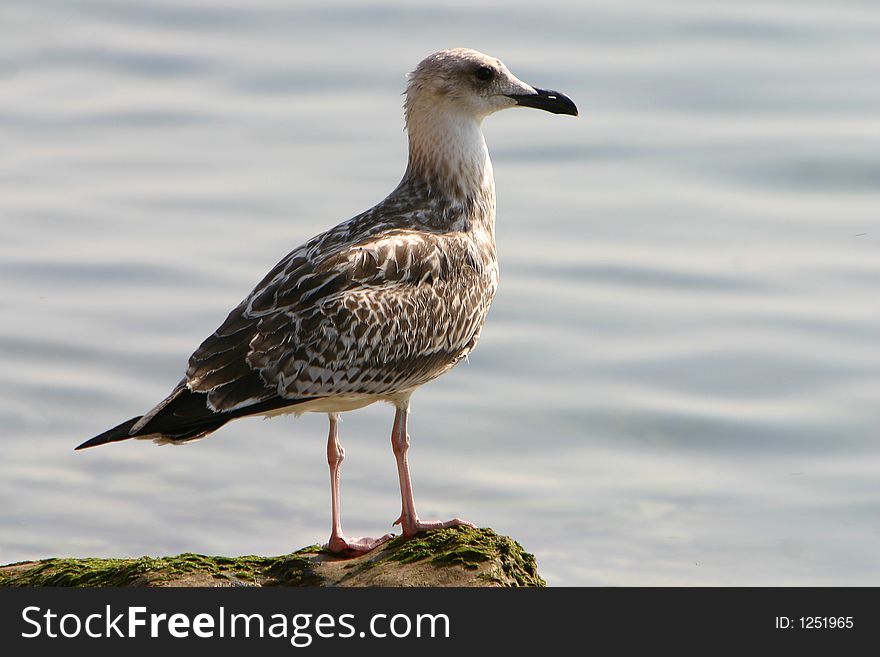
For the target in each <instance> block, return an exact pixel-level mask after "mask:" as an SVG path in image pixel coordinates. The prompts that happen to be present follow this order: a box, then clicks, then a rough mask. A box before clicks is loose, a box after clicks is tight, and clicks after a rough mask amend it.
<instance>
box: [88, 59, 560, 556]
mask: <svg viewBox="0 0 880 657" xmlns="http://www.w3.org/2000/svg"><path fill="white" fill-rule="evenodd" d="M509 107H532V108H537V109H542V110H546V111H548V112H551V113H554V114H568V115H572V116H577V107H576V106H575V104H574V102H573V101H572V100H571V99H570V98H568V96H566V95H565V94H562V93H560V92H557V91H549V90H545V89H538V88H536V87H532V86H530V85H528V84H526V83H525V82H522V81H521V80H519V79H518V78H517V77H516V76H514V75H513V74H512V73H511V72H510V71H509V70H508V69H507V67H506V66H505V65H504V64H503V63H502V62H501V61H500V60H498V59H495V58H494V57H490V56H488V55H485V54H483V53H480V52H477V51H475V50H470V49H467V48H453V49H448V50H441V51H439V52H436V53H434V54H432V55H430V56H428V57H427V58H425V59H424V60H423V61H422V62H421V63H419V65H418V66H417V67H416V69H415V71H413V72H412V73H410V74H409V76H408V85H407V89H406V100H405V102H404V110H405V119H406V131H407V135H408V140H409V161H408V163H407V167H406V171H405V173H404V175H403V178H402V179H401V181H400V183H399V184H398V186H397V187H396V188H395V189H394V190H393V191H392V192H391V193H390V194H389V195H388V196H387V197H386V198H385V199H384V200H383V201H381V202H380V203H379V204H378V205H376V206H374V207H372V208H370V209H369V210H367V211H365V212H363V213H361V214H359V215H357V216H355V217H353V218H352V219H349V220H348V221H344V222H342V223H340V224H339V225H337V226H336V227H334V228H331V229H330V230H328V231H326V232H324V233H321V234H320V235H317V236H315V237H313V238H312V239H311V240H309V241H308V242H306V243H305V244H303V245H302V246H300V247H298V248H297V249H294V250H293V251H291V252H290V253H289V254H288V255H287V256H285V257H284V258H283V259H282V260H281V261H280V262H279V263H278V264H277V265H275V267H274V268H273V269H272V270H271V271H270V272H269V273H268V274H266V276H265V277H264V278H263V280H262V281H260V282H259V283H258V284H257V286H256V287H255V288H254V290H253V291H252V292H251V293H250V294H249V295H248V296H247V297H246V298H245V299H244V300H243V301H242V302H241V303H240V304H238V306H236V307H235V308H234V309H233V310H232V312H230V313H229V316H228V317H227V318H226V321H224V322H223V324H221V325H220V327H219V328H218V329H217V330H216V331H214V333H213V334H212V335H211V336H209V337H208V338H207V339H206V340H205V341H204V342H202V344H201V345H200V346H199V347H198V349H196V350H195V352H194V353H193V354H192V356H190V358H189V363H188V367H187V370H186V375H185V376H184V377H183V379H182V380H181V381H180V382H179V383H178V384H177V386H176V387H175V388H174V389H173V390H172V391H171V394H169V395H168V396H167V397H166V398H165V399H163V400H162V401H161V402H159V403H158V404H157V405H156V406H154V407H153V408H152V409H151V410H149V411H147V412H146V413H145V414H144V415H141V416H137V417H134V418H131V419H130V420H127V421H125V422H123V423H122V424H120V425H118V426H115V427H113V428H112V429H109V430H108V431H105V432H104V433H102V434H100V435H98V436H95V437H94V438H92V439H90V440H87V441H86V442H84V443H82V444H81V445H79V446H78V447H77V448H76V449H78V450H79V449H84V448H86V447H94V446H96V445H103V444H105V443H112V442H117V441H121V440H128V439H129V438H139V439H151V440H153V441H155V442H156V443H159V444H169V443H170V444H181V443H186V442H190V441H193V440H197V439H199V438H204V437H205V436H207V435H208V434H210V433H212V432H213V431H216V430H217V429H219V428H220V427H222V426H223V425H224V424H226V423H227V422H229V421H230V420H234V419H237V418H241V417H246V416H252V415H260V416H275V415H282V414H293V415H297V416H298V415H300V414H302V413H306V412H316V413H326V414H327V415H328V417H329V419H330V433H329V435H328V439H327V462H328V464H329V466H330V499H331V523H332V524H331V527H332V529H331V534H330V539H329V541H328V543H327V545H326V547H327V549H328V550H329V551H331V552H334V553H355V554H362V553H366V552H368V551H370V550H372V549H374V548H376V547H377V546H378V545H381V544H382V543H384V542H385V541H387V540H389V539H391V538H393V534H385V535H384V536H382V537H380V538H370V537H348V536H346V535H345V534H344V533H343V531H342V521H341V514H340V492H339V489H340V473H341V465H342V461H343V460H344V458H345V450H344V449H343V447H342V443H341V442H340V440H339V428H338V424H339V415H340V414H341V413H344V412H348V411H353V410H356V409H359V408H363V407H364V406H367V405H369V404H373V403H375V402H378V401H383V402H388V403H390V404H391V405H393V406H394V408H395V409H396V412H395V416H394V423H393V427H392V432H391V446H392V451H393V453H394V458H395V460H396V461H397V472H398V476H399V479H400V496H401V513H400V517H399V518H398V519H397V520H396V521H395V522H394V525H398V524H399V525H400V526H401V529H402V533H403V536H404V537H411V536H413V535H415V534H417V533H418V532H420V531H423V530H428V529H437V528H442V527H452V526H456V525H467V526H471V527H473V525H472V524H471V523H469V522H467V521H465V520H461V519H460V518H453V519H451V520H446V521H424V520H421V519H420V518H419V515H418V513H416V506H415V501H414V499H413V487H412V482H411V480H410V472H409V462H408V460H407V452H408V450H409V445H410V438H409V434H408V433H407V417H408V416H409V412H410V397H411V396H412V394H413V392H414V391H415V390H416V389H417V388H418V387H419V386H421V385H423V384H425V383H427V382H429V381H431V380H432V379H435V378H437V377H438V376H440V375H441V374H444V373H446V372H448V371H449V370H450V369H452V367H453V366H455V365H456V364H457V363H459V362H460V361H461V360H462V359H464V358H465V357H466V356H467V355H468V354H469V353H470V352H471V350H472V349H473V348H474V347H475V345H476V344H477V341H478V340H479V337H480V331H481V329H482V326H483V322H484V321H485V319H486V315H487V313H488V312H489V306H490V304H491V302H492V299H493V297H494V296H495V290H496V289H497V286H498V262H497V259H496V255H495V182H494V178H493V174H492V163H491V161H490V160H489V152H488V149H487V147H486V141H485V139H484V138H483V133H482V130H481V124H482V121H483V119H484V118H486V117H487V116H489V115H490V114H493V113H495V112H497V111H499V110H503V109H506V108H509Z"/></svg>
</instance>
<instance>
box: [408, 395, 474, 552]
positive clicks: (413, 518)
mask: <svg viewBox="0 0 880 657" xmlns="http://www.w3.org/2000/svg"><path fill="white" fill-rule="evenodd" d="M408 415H409V409H408V408H400V407H398V408H397V413H396V414H395V415H394V429H393V430H392V432H391V448H392V449H393V450H394V458H395V459H396V460H397V474H398V477H399V478H400V502H401V512H400V517H399V518H398V519H397V520H396V521H395V522H394V524H395V525H400V526H401V527H402V528H403V535H404V536H405V537H410V536H413V535H414V534H417V533H419V532H420V531H422V530H424V529H440V528H442V527H454V526H456V525H465V526H467V527H473V526H474V525H473V523H470V522H468V521H467V520H462V519H461V518H453V519H452V520H430V521H422V520H419V514H418V513H416V502H415V500H414V499H413V489H412V481H411V480H410V476H409V460H408V459H407V452H408V451H409V434H408V433H407V431H406V418H407V416H408Z"/></svg>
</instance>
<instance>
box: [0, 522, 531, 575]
mask: <svg viewBox="0 0 880 657" xmlns="http://www.w3.org/2000/svg"><path fill="white" fill-rule="evenodd" d="M544 585H545V583H544V580H543V579H541V577H540V575H538V570H537V564H536V562H535V557H534V556H532V555H531V554H529V553H528V552H525V551H524V550H523V548H522V546H521V545H520V544H519V543H517V542H516V541H514V540H513V539H511V538H508V537H506V536H499V535H498V534H496V533H495V532H493V531H492V530H491V529H473V528H470V527H452V528H449V529H437V530H433V531H429V532H422V533H420V534H418V535H416V536H414V537H413V538H411V539H403V538H395V539H394V540H392V541H389V542H388V543H386V544H384V545H382V546H381V547H379V548H377V549H376V550H373V551H372V552H369V553H367V554H364V555H361V556H356V557H351V558H346V557H344V556H339V555H334V554H330V553H329V552H326V551H324V550H322V549H321V548H320V547H319V546H317V545H313V546H309V547H306V548H303V549H301V550H298V551H296V552H294V553H292V554H287V555H283V556H280V557H258V556H244V557H212V556H205V555H201V554H190V553H186V554H180V555H177V556H175V557H162V558H156V559H154V558H151V557H141V558H139V559H68V558H59V559H44V560H42V561H34V562H21V563H17V564H10V565H7V566H0V586H73V587H77V586H78V587H113V586H150V587H182V586H544Z"/></svg>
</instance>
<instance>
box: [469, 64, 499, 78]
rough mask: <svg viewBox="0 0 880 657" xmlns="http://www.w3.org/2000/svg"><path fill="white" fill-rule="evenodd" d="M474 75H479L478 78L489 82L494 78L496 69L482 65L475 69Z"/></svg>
mask: <svg viewBox="0 0 880 657" xmlns="http://www.w3.org/2000/svg"><path fill="white" fill-rule="evenodd" d="M474 75H475V76H477V80H481V81H482V82H487V81H489V80H491V79H492V76H493V75H495V71H493V70H492V69H491V68H489V67H488V66H481V67H480V68H478V69H477V70H476V71H474Z"/></svg>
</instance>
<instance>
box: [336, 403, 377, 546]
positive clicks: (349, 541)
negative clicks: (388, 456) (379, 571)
mask: <svg viewBox="0 0 880 657" xmlns="http://www.w3.org/2000/svg"><path fill="white" fill-rule="evenodd" d="M338 423H339V416H338V415H336V414H335V413H331V414H330V435H329V436H328V437H327V463H328V464H329V465H330V504H331V514H332V516H333V529H332V530H331V532H330V541H329V542H328V543H327V545H326V548H327V549H328V550H330V551H331V552H345V551H346V550H350V551H352V552H356V553H358V554H363V553H364V552H369V551H370V550H372V549H373V548H375V547H377V546H379V545H381V544H382V543H384V542H385V541H388V540H391V539H392V538H394V534H385V536H383V537H381V538H367V537H357V538H348V537H346V536H345V534H343V533H342V518H341V515H340V511H339V480H340V477H341V469H342V461H343V460H345V449H344V448H343V447H342V443H340V442H339V428H338V426H337V425H338Z"/></svg>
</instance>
